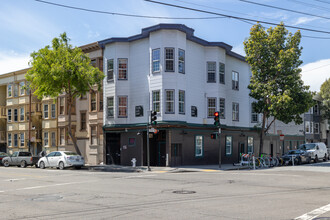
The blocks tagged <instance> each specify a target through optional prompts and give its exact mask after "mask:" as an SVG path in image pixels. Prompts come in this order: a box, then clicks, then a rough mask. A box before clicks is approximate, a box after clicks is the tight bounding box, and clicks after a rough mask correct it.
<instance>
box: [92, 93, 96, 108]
mask: <svg viewBox="0 0 330 220" xmlns="http://www.w3.org/2000/svg"><path fill="white" fill-rule="evenodd" d="M91 111H96V92H94V91H92V92H91Z"/></svg>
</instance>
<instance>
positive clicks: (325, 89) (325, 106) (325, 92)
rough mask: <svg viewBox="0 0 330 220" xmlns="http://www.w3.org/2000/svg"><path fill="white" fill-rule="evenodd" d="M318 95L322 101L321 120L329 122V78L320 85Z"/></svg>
mask: <svg viewBox="0 0 330 220" xmlns="http://www.w3.org/2000/svg"><path fill="white" fill-rule="evenodd" d="M319 95H320V97H321V100H322V118H323V119H327V120H329V121H330V78H329V79H327V80H326V81H325V82H324V83H322V85H321V88H320V93H319Z"/></svg>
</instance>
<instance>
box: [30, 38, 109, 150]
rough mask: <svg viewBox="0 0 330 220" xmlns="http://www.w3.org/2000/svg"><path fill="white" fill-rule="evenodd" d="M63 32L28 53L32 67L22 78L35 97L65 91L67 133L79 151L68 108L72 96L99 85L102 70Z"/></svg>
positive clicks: (57, 94) (63, 92)
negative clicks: (74, 45) (44, 45)
mask: <svg viewBox="0 0 330 220" xmlns="http://www.w3.org/2000/svg"><path fill="white" fill-rule="evenodd" d="M69 41H70V39H69V38H68V37H67V35H66V33H65V32H64V33H63V34H61V35H60V37H59V38H54V39H53V40H52V45H51V46H49V45H48V46H46V47H44V48H42V49H40V50H38V51H37V52H33V53H31V58H32V59H31V61H30V66H31V67H32V68H31V69H30V70H29V71H28V73H27V74H26V76H25V78H26V79H27V80H28V81H29V82H30V87H31V88H32V89H33V90H34V94H35V95H37V96H38V98H39V99H42V98H43V97H46V96H49V97H51V98H53V99H54V100H56V98H57V97H58V96H59V95H65V97H66V100H67V107H68V134H69V136H70V138H71V140H72V142H73V144H74V147H75V150H76V152H77V153H78V154H81V152H80V150H79V148H78V145H77V141H76V138H75V137H74V136H73V135H72V127H71V109H72V106H73V104H74V100H75V99H76V98H77V97H80V96H82V95H84V94H86V93H87V92H88V91H90V90H91V89H92V87H93V86H94V85H97V86H98V89H99V90H100V89H101V86H102V80H103V78H104V74H103V73H102V72H101V71H100V70H99V69H98V68H94V67H93V66H92V65H91V64H90V62H91V60H90V58H89V57H88V55H87V54H85V53H83V52H82V50H81V49H80V48H78V47H72V45H70V44H69Z"/></svg>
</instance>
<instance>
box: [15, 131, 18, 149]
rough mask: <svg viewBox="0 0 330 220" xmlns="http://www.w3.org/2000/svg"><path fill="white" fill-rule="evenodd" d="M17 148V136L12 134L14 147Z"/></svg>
mask: <svg viewBox="0 0 330 220" xmlns="http://www.w3.org/2000/svg"><path fill="white" fill-rule="evenodd" d="M17 146H18V135H17V134H14V147H17Z"/></svg>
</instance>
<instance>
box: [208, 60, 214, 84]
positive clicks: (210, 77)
mask: <svg viewBox="0 0 330 220" xmlns="http://www.w3.org/2000/svg"><path fill="white" fill-rule="evenodd" d="M215 70H216V63H215V62H207V82H208V83H215Z"/></svg>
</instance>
